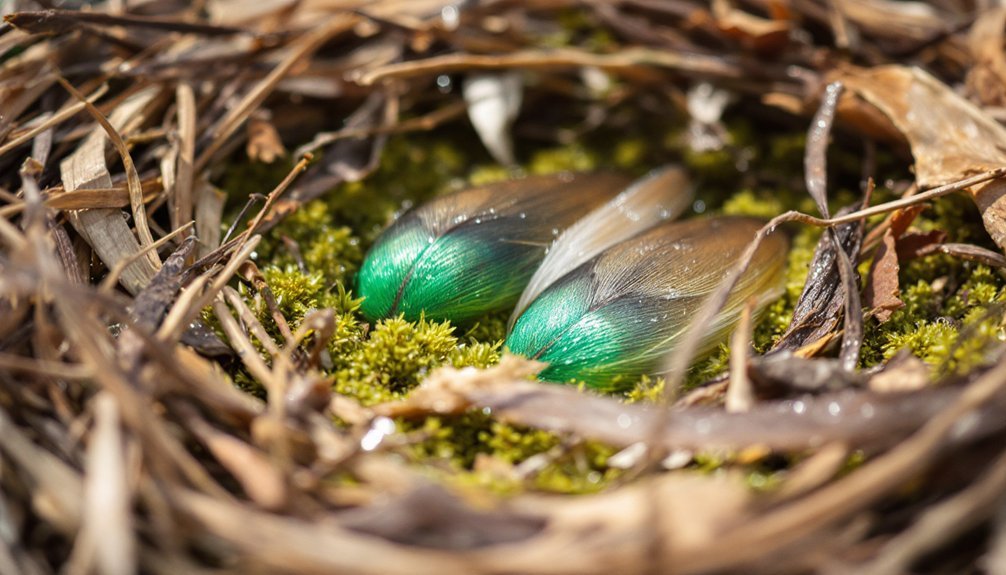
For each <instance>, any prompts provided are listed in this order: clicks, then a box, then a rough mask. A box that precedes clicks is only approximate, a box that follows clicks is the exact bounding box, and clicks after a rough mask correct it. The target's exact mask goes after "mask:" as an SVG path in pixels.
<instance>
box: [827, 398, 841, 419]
mask: <svg viewBox="0 0 1006 575" xmlns="http://www.w3.org/2000/svg"><path fill="white" fill-rule="evenodd" d="M828 413H830V414H831V416H832V417H838V414H840V413H842V406H841V405H839V404H838V402H837V401H832V402H831V403H829V404H828Z"/></svg>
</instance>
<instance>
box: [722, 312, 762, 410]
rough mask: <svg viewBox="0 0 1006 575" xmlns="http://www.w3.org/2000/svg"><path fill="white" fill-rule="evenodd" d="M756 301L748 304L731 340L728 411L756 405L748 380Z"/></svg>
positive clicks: (727, 397) (726, 402)
mask: <svg viewBox="0 0 1006 575" xmlns="http://www.w3.org/2000/svg"><path fill="white" fill-rule="evenodd" d="M754 304H755V302H754V301H750V302H748V304H747V305H745V306H744V310H743V311H742V312H741V319H740V321H739V322H738V323H737V327H736V328H735V329H734V335H733V337H732V338H731V340H730V385H729V386H728V387H727V395H726V399H725V406H726V409H727V411H731V412H742V411H747V410H749V409H751V406H752V405H754V401H755V398H754V390H753V389H752V387H751V380H750V379H749V378H748V374H747V370H748V354H749V353H750V351H749V350H750V349H751V329H752V327H751V314H752V312H753V309H754Z"/></svg>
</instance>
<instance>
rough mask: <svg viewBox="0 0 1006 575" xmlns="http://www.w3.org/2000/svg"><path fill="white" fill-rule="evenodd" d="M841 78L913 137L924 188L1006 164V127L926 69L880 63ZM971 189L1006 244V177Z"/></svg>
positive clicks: (995, 236)
mask: <svg viewBox="0 0 1006 575" xmlns="http://www.w3.org/2000/svg"><path fill="white" fill-rule="evenodd" d="M838 77H839V78H840V79H841V80H842V82H844V83H845V85H846V87H847V88H848V91H849V93H852V94H855V95H856V96H859V97H860V98H862V99H864V100H866V101H867V102H869V103H870V104H872V105H873V106H875V107H876V108H877V109H879V110H880V111H881V112H882V113H883V114H884V115H885V116H887V118H888V119H890V121H891V122H892V123H893V124H894V126H895V127H896V128H897V129H898V130H899V131H900V132H901V133H902V135H903V136H904V138H905V139H906V140H907V141H908V143H909V145H910V146H911V148H912V155H913V156H914V157H915V173H916V176H917V178H918V183H919V186H920V187H921V188H928V187H932V186H938V185H941V184H946V183H950V182H953V181H955V180H959V179H961V178H962V177H965V176H969V175H974V174H977V173H980V172H983V171H987V170H990V169H994V168H999V167H1002V166H1003V165H1006V151H1004V150H1003V148H1002V142H1004V141H1006V128H1004V127H1003V126H1002V125H1001V124H999V123H998V122H997V121H995V120H994V119H993V118H991V117H990V116H989V115H988V114H986V113H985V112H984V111H982V110H981V109H979V108H977V107H976V106H975V105H974V104H972V103H971V102H968V101H967V100H965V99H964V98H963V97H961V96H959V95H958V94H957V93H955V92H954V91H953V90H952V89H951V88H950V87H949V86H947V85H946V84H944V83H943V82H941V81H940V80H938V79H936V78H934V77H933V76H931V75H930V74H929V73H927V72H925V71H923V70H922V69H920V68H908V67H905V66H894V65H892V66H879V67H876V68H871V69H849V70H846V71H844V72H841V73H839V74H838ZM970 192H971V195H972V197H973V198H974V201H975V203H976V204H977V205H978V208H979V210H981V212H982V220H983V221H984V222H985V229H986V230H987V231H988V232H989V235H991V236H992V239H993V240H994V241H995V242H996V244H997V245H998V246H999V247H1000V248H1006V182H1003V181H1002V180H993V181H991V182H987V183H984V184H980V185H976V186H974V187H972V188H971V189H970Z"/></svg>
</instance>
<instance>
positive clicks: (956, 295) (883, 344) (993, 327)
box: [861, 197, 1006, 375]
mask: <svg viewBox="0 0 1006 575" xmlns="http://www.w3.org/2000/svg"><path fill="white" fill-rule="evenodd" d="M914 226H915V228H916V229H918V230H919V231H931V230H942V231H945V232H947V233H948V236H949V237H948V241H955V242H975V243H978V244H979V245H982V244H985V246H986V247H990V248H991V247H992V246H991V245H990V242H989V239H988V237H987V235H986V234H985V233H984V231H983V230H982V227H981V220H980V216H979V215H978V213H977V210H976V209H975V208H974V207H973V205H971V204H970V202H969V200H967V199H966V198H957V197H947V198H941V200H940V201H939V202H936V203H935V204H933V207H932V209H929V210H927V211H926V212H923V214H922V215H921V216H920V217H919V218H918V219H917V220H916V222H915V224H914ZM899 279H900V281H901V291H902V293H901V299H902V301H904V303H905V307H903V308H902V309H900V310H897V311H896V312H895V313H894V314H893V315H892V316H891V318H890V320H889V321H887V322H886V323H883V324H878V323H877V322H875V321H871V322H869V323H868V324H867V329H866V334H865V335H866V337H865V340H864V345H863V354H862V360H861V363H862V365H864V366H870V365H876V364H878V363H881V362H883V361H886V360H887V359H890V358H891V357H893V356H894V355H895V354H896V353H898V352H899V351H901V350H903V349H907V350H910V351H911V352H912V353H913V354H914V355H916V356H918V357H920V358H921V359H922V360H923V361H925V362H926V363H928V364H929V365H930V366H931V367H932V368H933V373H934V375H943V374H946V373H963V372H966V371H968V370H969V369H971V368H973V367H975V366H979V365H982V364H984V363H986V362H987V361H988V352H989V351H990V349H991V347H992V345H993V344H995V343H997V342H1001V341H1004V340H1006V332H1004V328H1003V325H1002V318H1001V316H1002V314H1001V313H996V310H997V309H998V307H997V306H999V305H1001V304H1002V303H1003V302H1004V301H1006V280H1004V279H1003V277H1002V276H1001V275H1000V274H998V273H995V272H993V271H992V270H991V269H989V268H988V267H986V266H984V265H980V264H975V263H972V262H966V261H962V260H958V259H955V258H952V257H950V256H945V255H931V256H927V257H924V258H918V259H913V260H910V261H907V262H902V267H901V273H900V278H899Z"/></svg>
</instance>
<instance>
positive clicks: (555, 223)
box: [359, 167, 787, 387]
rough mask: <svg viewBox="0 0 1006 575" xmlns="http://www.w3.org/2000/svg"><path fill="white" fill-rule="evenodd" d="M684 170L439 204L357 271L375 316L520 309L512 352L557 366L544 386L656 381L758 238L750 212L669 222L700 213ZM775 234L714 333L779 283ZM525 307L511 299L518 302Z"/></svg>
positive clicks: (527, 183)
mask: <svg viewBox="0 0 1006 575" xmlns="http://www.w3.org/2000/svg"><path fill="white" fill-rule="evenodd" d="M691 201H692V193H691V189H690V186H689V184H688V179H687V177H686V175H685V174H684V172H683V171H682V170H680V169H679V168H676V167H668V168H664V169H660V170H657V171H654V172H652V173H651V174H649V175H648V176H646V177H644V178H642V179H640V180H637V181H636V182H634V183H631V182H629V181H628V180H626V179H625V178H624V177H622V176H619V175H615V174H610V173H595V174H560V175H554V176H537V177H529V178H525V179H522V180H515V181H510V182H505V183H501V184H494V185H490V186H484V187H479V188H473V189H469V190H465V191H462V192H458V193H455V194H451V195H447V196H442V197H440V198H437V199H435V200H433V201H432V202H430V203H428V204H426V205H424V206H422V207H420V208H418V209H416V210H413V211H412V212H409V213H408V214H406V215H405V216H403V217H402V218H400V219H399V220H398V221H397V222H396V223H395V224H393V225H392V226H391V227H390V228H389V229H388V230H387V231H386V232H385V233H384V234H383V235H382V236H381V238H379V240H378V242H377V243H376V244H375V246H374V247H373V249H372V250H371V252H370V253H369V254H368V256H367V258H366V260H365V262H364V264H363V266H362V268H361V271H360V275H359V288H360V294H361V295H362V296H364V298H365V299H364V302H363V305H362V310H363V312H364V314H365V315H366V316H367V317H368V318H370V319H377V318H380V317H388V316H391V315H395V314H399V313H401V314H404V315H405V317H406V318H409V319H414V318H418V317H419V316H420V314H425V316H426V317H428V318H431V319H450V320H452V321H454V322H457V323H464V322H467V321H471V320H473V319H476V318H478V317H480V316H482V315H484V314H485V313H487V312H490V311H495V310H500V309H507V308H509V307H510V306H514V307H513V313H512V315H511V318H510V321H509V324H508V332H509V333H508V337H507V342H506V343H507V347H508V348H509V349H510V350H511V351H513V352H515V353H520V354H523V355H526V356H528V357H532V358H535V359H539V360H542V361H545V362H548V363H549V366H548V367H547V368H546V369H545V371H543V372H542V374H541V377H542V378H543V379H547V380H552V381H566V380H570V379H578V380H581V381H585V382H587V383H588V384H589V385H592V386H595V387H607V386H609V385H611V383H612V382H613V381H615V380H617V379H619V378H620V377H621V378H622V379H623V380H624V379H627V378H632V377H638V376H639V375H641V374H644V373H652V372H653V371H654V369H655V368H656V366H657V365H658V364H659V361H660V358H661V357H662V356H663V355H665V354H666V353H667V352H668V351H669V349H671V348H672V347H673V346H674V344H675V342H676V341H677V339H678V338H679V337H680V334H681V333H682V331H683V329H684V328H685V327H686V326H687V325H688V320H689V319H690V318H691V316H692V314H694V312H695V311H696V310H697V308H698V306H699V305H700V304H701V302H702V300H703V299H704V298H705V297H706V296H707V295H708V294H709V293H710V292H711V291H712V290H713V289H715V288H716V286H717V285H719V282H720V281H721V280H722V278H723V276H724V274H726V273H727V272H728V271H729V270H730V268H731V267H732V266H733V265H734V263H735V262H736V260H737V257H738V256H739V255H740V253H741V252H743V251H744V249H745V247H746V246H747V244H748V243H749V242H750V241H751V240H752V239H753V237H754V235H755V233H756V231H757V229H758V227H760V222H759V221H757V220H753V219H750V218H710V219H696V220H690V221H685V222H680V223H675V222H671V220H673V219H674V218H677V217H678V216H680V215H681V214H683V213H684V212H685V211H686V210H687V209H688V207H689V206H690V205H691ZM786 248H787V246H786V240H785V238H784V237H783V236H782V235H781V234H773V235H772V236H770V237H769V239H768V241H767V242H766V243H764V244H763V247H762V248H761V249H759V251H758V253H757V254H756V256H755V261H754V262H753V264H754V265H752V266H751V270H752V271H751V272H750V273H748V274H746V275H745V277H744V278H743V279H742V282H741V285H739V286H738V288H737V289H736V290H734V294H733V296H732V297H731V299H730V301H729V302H728V304H727V307H726V308H725V309H724V311H723V312H722V313H721V314H720V315H719V317H718V318H717V320H716V322H715V324H714V325H711V326H709V328H708V330H707V333H708V335H707V337H706V341H707V343H708V344H712V343H715V341H716V340H717V339H718V338H719V337H721V336H722V335H723V332H724V331H725V330H726V329H728V328H729V326H730V325H732V323H733V321H734V320H735V319H736V317H737V315H738V312H739V309H740V307H742V306H743V304H744V302H745V301H746V300H747V299H748V298H750V297H752V296H755V297H757V298H758V299H759V301H760V302H761V303H764V302H767V301H769V300H770V299H771V298H773V297H775V296H776V295H777V294H778V292H779V290H780V289H781V287H780V283H781V275H782V273H781V272H782V267H783V263H784V261H785V252H786ZM514 302H516V305H515V303H514Z"/></svg>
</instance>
